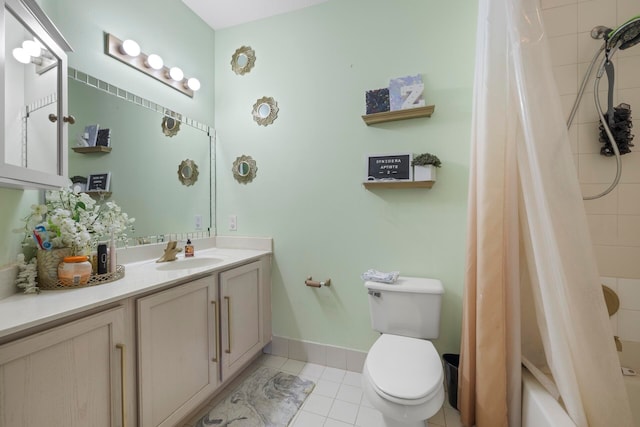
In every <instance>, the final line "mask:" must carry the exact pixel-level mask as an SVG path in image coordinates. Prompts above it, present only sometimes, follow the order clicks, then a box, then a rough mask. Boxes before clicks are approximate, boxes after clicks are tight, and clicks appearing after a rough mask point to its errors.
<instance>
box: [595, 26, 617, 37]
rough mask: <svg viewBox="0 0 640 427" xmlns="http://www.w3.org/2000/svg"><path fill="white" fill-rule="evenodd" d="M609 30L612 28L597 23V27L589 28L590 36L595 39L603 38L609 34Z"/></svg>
mask: <svg viewBox="0 0 640 427" xmlns="http://www.w3.org/2000/svg"><path fill="white" fill-rule="evenodd" d="M611 31H613V30H612V29H611V28H609V27H605V26H604V25H598V26H597V27H593V29H592V30H591V38H592V39H596V40H598V39H603V38H604V36H606V35H607V34H609V33H610V32H611Z"/></svg>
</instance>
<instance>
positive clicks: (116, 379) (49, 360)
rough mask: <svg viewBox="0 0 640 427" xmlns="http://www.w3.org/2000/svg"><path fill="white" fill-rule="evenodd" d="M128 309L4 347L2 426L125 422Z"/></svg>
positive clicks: (82, 426)
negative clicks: (125, 363)
mask: <svg viewBox="0 0 640 427" xmlns="http://www.w3.org/2000/svg"><path fill="white" fill-rule="evenodd" d="M123 338H124V309H122V308H117V309H113V310H109V311H105V312H103V313H99V314H96V315H92V316H89V317H86V318H83V319H81V320H78V321H75V322H72V323H69V324H66V325H63V326H59V327H56V328H53V329H51V330H48V331H45V332H42V333H39V334H35V335H33V336H29V337H27V338H24V339H21V340H18V341H15V342H11V343H8V344H5V345H3V346H2V347H0V426H2V427H33V426H51V427H87V426H91V427H102V426H104V427H110V426H123V425H125V424H124V419H123V418H124V417H125V413H124V411H123V410H122V402H123V399H124V394H121V393H122V388H121V387H122V382H121V380H123V379H124V365H122V364H121V361H122V360H123V359H124V354H123V353H122V352H124V351H125V347H124V345H123V344H124V342H123Z"/></svg>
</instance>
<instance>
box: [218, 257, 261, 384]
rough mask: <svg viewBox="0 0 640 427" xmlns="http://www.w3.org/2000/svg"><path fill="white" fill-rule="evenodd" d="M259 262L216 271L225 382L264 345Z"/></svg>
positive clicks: (222, 375)
mask: <svg viewBox="0 0 640 427" xmlns="http://www.w3.org/2000/svg"><path fill="white" fill-rule="evenodd" d="M261 285H262V278H261V263H260V261H256V262H252V263H251V264H247V265H243V266H241V267H238V268H234V269H233V270H228V271H225V272H222V273H220V296H221V298H220V301H221V302H222V309H221V316H222V322H221V325H222V334H221V335H222V345H223V348H224V351H223V352H222V374H221V378H222V380H223V381H226V380H227V379H228V378H229V377H231V376H233V374H235V373H236V372H238V370H239V369H241V368H242V367H243V366H244V365H245V364H246V363H247V362H248V361H250V360H251V359H252V358H253V357H254V356H255V355H256V354H257V353H258V352H260V351H261V350H262V347H264V345H265V344H266V342H265V339H264V333H263V328H262V324H263V322H262V316H263V313H262V312H263V310H264V309H265V308H264V307H263V304H262V303H261V301H262V297H263V286H261Z"/></svg>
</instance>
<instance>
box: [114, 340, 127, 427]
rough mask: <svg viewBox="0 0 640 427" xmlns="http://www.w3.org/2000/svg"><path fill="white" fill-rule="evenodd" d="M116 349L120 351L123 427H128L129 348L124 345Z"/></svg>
mask: <svg viewBox="0 0 640 427" xmlns="http://www.w3.org/2000/svg"><path fill="white" fill-rule="evenodd" d="M116 348H118V349H119V350H120V399H121V401H122V402H121V403H122V427H127V395H126V391H127V387H126V378H127V376H126V363H125V362H126V357H125V356H126V352H127V347H126V346H125V345H124V344H116Z"/></svg>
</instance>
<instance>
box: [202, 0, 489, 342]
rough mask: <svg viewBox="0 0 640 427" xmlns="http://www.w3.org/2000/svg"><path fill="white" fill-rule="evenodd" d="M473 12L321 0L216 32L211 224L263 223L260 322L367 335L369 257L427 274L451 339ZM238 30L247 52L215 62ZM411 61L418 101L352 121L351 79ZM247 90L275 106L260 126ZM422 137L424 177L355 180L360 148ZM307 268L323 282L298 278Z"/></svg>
mask: <svg viewBox="0 0 640 427" xmlns="http://www.w3.org/2000/svg"><path fill="white" fill-rule="evenodd" d="M475 20H476V6H475V4H474V3H473V2H472V3H469V2H467V1H462V0H455V1H447V2H442V1H435V0H400V1H393V2H391V1H387V0H350V1H339V0H329V1H328V2H327V3H323V4H321V5H318V6H314V7H311V8H308V9H304V10H302V11H298V12H293V13H290V14H286V15H281V16H277V17H273V18H269V19H265V20H262V21H258V22H254V23H249V24H245V25H241V26H237V27H233V28H229V29H224V30H220V31H217V32H216V37H215V54H216V60H215V64H216V68H215V80H216V88H215V96H216V119H215V123H216V130H217V174H218V176H217V179H216V183H217V193H218V198H217V215H218V216H217V228H218V234H231V235H233V234H234V233H235V234H237V235H247V236H251V235H259V236H273V238H274V244H275V262H274V268H273V271H274V273H273V331H274V335H277V336H283V337H289V338H294V339H302V340H307V341H314V342H319V343H325V344H331V345H338V346H345V347H349V348H354V349H361V350H366V349H368V347H369V346H370V345H371V343H372V342H373V340H374V339H375V336H376V334H375V333H374V332H373V331H372V330H371V328H370V323H369V314H368V305H367V295H366V292H365V291H364V288H363V282H362V280H361V279H360V277H359V276H360V274H361V273H362V272H363V271H365V270H367V269H368V268H375V269H378V270H382V271H391V270H399V271H400V272H401V274H403V275H408V276H410V275H415V276H426V277H435V278H439V279H441V280H442V281H443V283H444V285H445V289H446V294H445V297H444V307H443V314H442V328H441V337H440V339H439V340H438V341H437V343H436V344H437V345H438V348H439V349H440V351H444V352H446V351H457V350H458V348H459V340H460V323H461V294H462V286H463V277H464V251H465V237H466V235H465V228H466V201H467V179H468V163H469V159H468V157H469V139H470V123H471V97H472V83H473V68H474V48H475V47H474V40H475V25H476V23H475ZM242 45H248V46H251V47H252V48H253V49H254V50H255V52H256V57H257V60H256V64H255V68H254V69H253V70H252V71H251V72H250V73H249V74H245V75H244V76H239V75H236V74H234V73H233V72H232V70H231V67H230V65H229V62H230V59H231V56H232V54H233V52H234V51H235V50H236V49H237V48H239V47H240V46H242ZM416 73H420V74H422V75H423V79H424V81H425V99H426V103H427V104H435V106H436V110H435V113H434V115H433V116H432V117H431V118H421V119H413V120H407V121H401V122H394V123H387V124H382V125H375V126H370V127H367V126H366V125H365V124H364V122H363V121H362V119H361V118H360V116H361V115H362V114H364V111H365V106H364V96H365V95H364V94H365V91H366V90H368V89H376V88H380V87H385V86H387V85H388V81H389V78H392V77H398V76H404V75H409V74H416ZM262 96H272V97H274V98H275V99H276V101H277V102H278V106H279V108H280V112H279V116H278V118H277V120H276V121H275V123H274V124H273V125H271V126H268V127H261V126H258V125H257V124H256V123H254V122H253V120H252V116H251V108H252V105H253V103H254V102H255V101H256V100H257V99H258V98H260V97H262ZM425 151H428V152H431V153H434V154H436V155H438V156H439V157H440V159H441V160H442V163H443V167H442V168H441V169H439V170H438V182H437V183H436V184H435V186H434V187H433V188H432V189H431V190H425V189H405V190H375V191H367V190H366V189H365V188H364V187H363V186H362V181H363V179H364V177H365V166H364V162H365V156H366V155H367V154H378V153H392V152H414V153H420V152H425ZM242 154H246V155H250V156H252V157H253V158H254V159H255V160H256V161H257V165H258V172H257V177H256V179H255V181H254V182H252V183H250V184H247V185H244V184H239V183H237V182H236V181H235V180H234V179H233V177H232V174H231V171H230V169H231V165H232V163H233V161H234V160H235V158H236V157H238V156H240V155H242ZM229 215H237V217H238V231H237V232H231V231H228V218H229ZM310 275H311V276H313V278H314V279H318V280H322V279H326V278H331V279H332V286H331V288H323V289H319V290H316V289H312V288H307V287H305V286H304V280H305V278H306V277H307V276H310Z"/></svg>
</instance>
